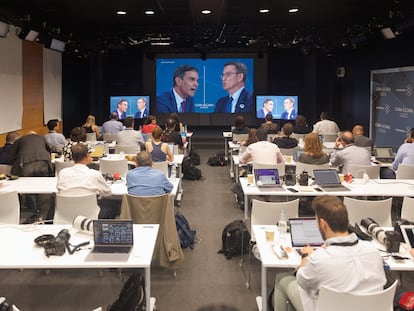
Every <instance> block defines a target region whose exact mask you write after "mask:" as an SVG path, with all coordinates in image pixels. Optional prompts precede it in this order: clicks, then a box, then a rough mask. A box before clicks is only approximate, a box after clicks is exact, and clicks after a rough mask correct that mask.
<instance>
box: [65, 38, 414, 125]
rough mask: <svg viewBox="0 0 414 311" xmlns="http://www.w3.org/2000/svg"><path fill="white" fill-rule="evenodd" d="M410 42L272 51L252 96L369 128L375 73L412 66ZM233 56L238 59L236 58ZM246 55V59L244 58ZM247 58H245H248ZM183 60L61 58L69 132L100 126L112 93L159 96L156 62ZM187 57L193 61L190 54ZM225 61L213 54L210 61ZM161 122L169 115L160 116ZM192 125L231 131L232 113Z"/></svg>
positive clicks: (258, 60) (258, 70)
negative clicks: (288, 100)
mask: <svg viewBox="0 0 414 311" xmlns="http://www.w3.org/2000/svg"><path fill="white" fill-rule="evenodd" d="M412 39H413V38H412V37H410V36H406V37H405V38H404V39H402V38H397V39H394V40H388V41H385V40H384V41H380V42H377V43H376V44H374V45H370V46H368V45H367V46H364V45H362V46H360V47H358V48H356V49H350V48H348V49H344V50H343V51H336V52H334V53H333V55H332V56H326V55H322V54H321V53H319V51H314V52H312V53H310V54H309V55H303V54H302V53H301V52H300V51H299V50H296V49H279V50H276V49H274V50H270V51H269V52H268V53H264V55H260V57H257V55H256V54H254V55H253V54H252V53H250V54H247V56H248V57H252V55H253V57H255V92H256V93H257V94H264V93H275V94H276V93H279V94H289V93H290V94H298V96H299V113H300V114H303V115H305V116H306V117H307V118H308V121H309V122H308V123H309V124H313V123H314V122H316V121H318V118H319V113H320V112H321V111H328V112H329V113H330V114H331V116H332V119H334V120H335V121H336V122H337V123H338V125H339V126H340V128H341V129H351V128H352V126H353V125H354V124H355V123H361V124H362V125H364V126H365V127H366V128H367V129H368V128H369V125H370V70H374V69H381V68H392V67H400V66H408V65H413V63H414V61H413V59H412V55H413V52H414V47H413V45H412V44H411V41H413V40H412ZM232 54H233V55H234V53H232ZM241 54H243V53H241ZM244 54H246V53H244ZM171 55H173V56H174V57H178V56H179V55H180V54H159V55H156V54H155V55H153V54H151V57H148V55H147V54H146V53H145V52H143V51H142V50H139V49H127V50H124V51H113V52H111V53H110V54H109V55H95V56H90V57H89V58H88V59H86V60H78V59H72V58H70V57H69V56H65V57H64V59H63V104H64V109H63V111H64V115H63V116H64V124H65V133H66V131H67V129H68V128H72V127H73V126H76V125H81V124H82V123H83V122H84V120H85V119H86V116H87V115H88V114H89V113H91V114H93V115H95V116H96V119H97V123H98V124H101V123H103V122H104V121H105V120H106V119H107V118H108V114H109V96H110V95H118V94H125V95H135V94H149V95H150V96H151V98H155V61H154V57H157V56H160V57H171ZM185 56H186V57H193V56H194V55H189V54H186V55H185ZM223 56H226V57H228V56H229V54H223V53H221V54H211V55H207V57H223ZM340 66H343V67H345V70H346V72H345V77H343V78H338V77H337V75H336V72H337V68H338V67H340ZM152 113H154V111H152ZM157 118H158V119H159V123H161V124H162V123H163V122H164V121H165V118H166V116H165V115H157ZM245 118H246V123H247V124H248V125H250V126H255V125H258V124H260V123H261V122H262V120H257V119H256V118H255V116H254V114H248V115H246V116H245ZM182 119H183V121H184V123H186V124H188V125H189V126H224V125H225V126H227V125H231V124H232V123H233V120H234V116H232V115H222V114H221V115H217V114H207V115H204V114H186V115H182Z"/></svg>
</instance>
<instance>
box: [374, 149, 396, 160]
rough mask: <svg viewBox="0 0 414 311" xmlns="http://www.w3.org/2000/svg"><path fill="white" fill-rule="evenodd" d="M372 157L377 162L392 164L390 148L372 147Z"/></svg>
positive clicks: (392, 156)
mask: <svg viewBox="0 0 414 311" xmlns="http://www.w3.org/2000/svg"><path fill="white" fill-rule="evenodd" d="M373 153H374V157H375V159H376V160H377V161H379V162H383V163H392V162H394V151H393V150H392V148H391V147H374V149H373Z"/></svg>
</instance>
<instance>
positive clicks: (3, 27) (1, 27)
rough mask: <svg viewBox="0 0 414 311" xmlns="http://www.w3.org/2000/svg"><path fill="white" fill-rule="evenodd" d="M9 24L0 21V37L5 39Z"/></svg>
mask: <svg viewBox="0 0 414 311" xmlns="http://www.w3.org/2000/svg"><path fill="white" fill-rule="evenodd" d="M9 28H10V24H8V23H6V22H3V21H0V37H2V38H6V37H7V34H8V33H9Z"/></svg>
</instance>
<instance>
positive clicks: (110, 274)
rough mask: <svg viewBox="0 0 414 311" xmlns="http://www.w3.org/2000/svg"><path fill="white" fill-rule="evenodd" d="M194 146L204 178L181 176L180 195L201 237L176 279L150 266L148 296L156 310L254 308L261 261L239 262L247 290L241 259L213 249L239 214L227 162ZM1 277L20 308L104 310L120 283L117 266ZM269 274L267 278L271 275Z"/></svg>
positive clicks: (4, 292) (0, 288) (2, 288)
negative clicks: (211, 159)
mask: <svg viewBox="0 0 414 311" xmlns="http://www.w3.org/2000/svg"><path fill="white" fill-rule="evenodd" d="M197 151H198V152H199V153H200V155H201V165H200V166H199V168H200V169H201V170H202V173H203V176H204V177H205V179H204V180H202V181H188V180H184V181H183V189H184V195H183V198H182V203H181V207H180V208H179V210H180V212H181V213H182V214H184V215H185V216H186V218H187V219H188V220H189V222H190V225H191V227H192V228H193V229H195V230H197V236H198V238H199V239H200V242H199V243H198V244H196V245H195V247H194V249H193V250H191V249H185V250H184V254H185V259H184V263H183V265H182V266H181V267H180V268H179V269H178V270H177V276H176V277H175V278H174V275H173V272H172V271H170V270H166V269H163V268H157V267H154V268H153V269H152V270H151V290H152V292H151V295H152V296H154V297H156V299H157V302H156V306H157V310H161V311H170V310H190V311H197V310H200V311H201V310H211V311H212V310H228V311H230V310H239V311H250V310H257V307H256V299H255V298H256V296H258V295H259V294H260V263H259V261H257V260H256V259H255V258H251V259H249V256H248V255H246V256H245V259H244V261H243V266H244V268H245V269H244V270H245V271H246V276H247V277H249V276H250V289H247V287H246V281H245V278H244V275H243V271H242V269H241V268H240V265H239V263H240V258H232V259H230V260H227V259H226V258H225V257H224V256H223V255H220V254H217V251H218V250H219V249H220V248H221V244H222V242H221V233H222V229H223V228H224V226H225V225H226V224H227V223H229V222H231V221H233V220H236V219H243V211H242V210H240V209H239V208H238V207H237V206H236V203H235V200H234V195H233V193H232V192H231V191H230V189H231V187H232V181H231V179H230V176H229V166H225V167H210V166H207V164H206V162H207V159H208V156H210V155H212V154H214V153H215V152H216V151H218V150H214V149H199V150H197ZM0 279H1V280H2V281H1V283H0V296H4V297H6V298H7V300H8V301H9V302H10V303H14V304H16V305H17V306H18V307H19V308H20V309H21V310H22V311H26V310H33V311H36V310H93V309H94V308H96V307H98V306H102V307H103V310H106V306H107V305H108V304H110V303H111V302H112V301H113V300H114V299H115V298H116V297H117V295H118V294H119V291H120V290H121V287H122V277H120V274H119V273H118V271H107V270H105V271H98V270H51V271H50V272H49V273H46V272H45V271H36V270H23V271H7V270H0ZM268 279H269V282H271V280H272V277H270V276H269V277H268ZM269 285H270V284H269ZM207 306H211V307H215V308H206V307H207ZM222 306H228V307H229V308H228V309H226V308H223V307H222ZM230 307H231V308H230Z"/></svg>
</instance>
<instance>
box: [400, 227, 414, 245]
mask: <svg viewBox="0 0 414 311" xmlns="http://www.w3.org/2000/svg"><path fill="white" fill-rule="evenodd" d="M400 228H401V233H402V236H403V238H404V243H405V244H406V245H407V246H408V247H411V248H414V225H401V226H400Z"/></svg>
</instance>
